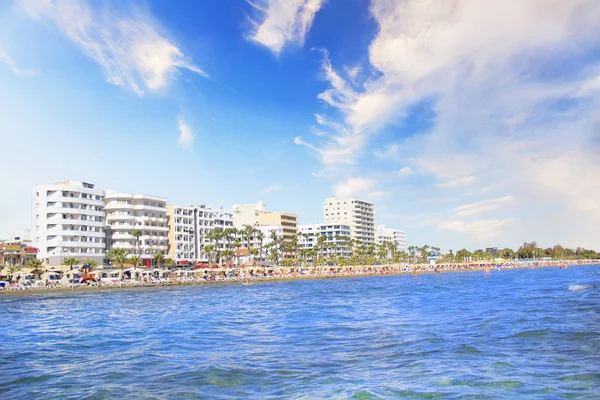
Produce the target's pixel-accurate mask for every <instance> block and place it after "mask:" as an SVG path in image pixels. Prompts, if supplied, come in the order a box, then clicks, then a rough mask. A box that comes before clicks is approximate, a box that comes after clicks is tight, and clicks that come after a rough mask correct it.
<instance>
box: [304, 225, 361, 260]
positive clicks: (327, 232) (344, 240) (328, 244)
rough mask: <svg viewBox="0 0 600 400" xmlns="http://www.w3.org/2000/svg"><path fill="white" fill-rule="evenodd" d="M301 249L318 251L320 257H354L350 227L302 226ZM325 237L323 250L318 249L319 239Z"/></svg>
mask: <svg viewBox="0 0 600 400" xmlns="http://www.w3.org/2000/svg"><path fill="white" fill-rule="evenodd" d="M299 229H300V233H301V234H302V235H301V237H300V247H301V248H302V249H305V250H313V249H316V250H318V252H319V253H320V255H322V256H324V257H326V258H328V257H332V256H335V257H345V258H348V257H350V256H351V255H352V250H351V248H350V238H351V236H352V233H351V229H350V226H349V225H342V224H310V225H300V226H299ZM320 236H323V237H324V241H323V248H322V249H319V248H318V247H319V246H318V238H319V237H320ZM309 260H310V259H309Z"/></svg>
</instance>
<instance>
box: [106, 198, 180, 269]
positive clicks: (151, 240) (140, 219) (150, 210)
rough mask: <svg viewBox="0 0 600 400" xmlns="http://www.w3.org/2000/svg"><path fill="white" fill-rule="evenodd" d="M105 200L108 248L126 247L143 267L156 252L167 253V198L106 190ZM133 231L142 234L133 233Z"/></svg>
mask: <svg viewBox="0 0 600 400" xmlns="http://www.w3.org/2000/svg"><path fill="white" fill-rule="evenodd" d="M105 203H106V204H105V206H104V210H105V211H106V223H107V250H108V251H110V250H111V249H114V248H122V249H126V250H127V251H128V252H129V254H131V255H139V257H140V258H141V259H142V260H143V264H144V265H146V266H149V265H150V264H151V259H152V257H154V255H155V254H156V253H160V254H163V255H165V256H166V255H167V250H168V247H167V243H168V233H169V227H168V226H167V199H166V198H164V197H158V196H149V195H145V194H134V193H123V192H117V191H112V190H107V191H106V195H105ZM136 230H139V231H141V236H139V237H135V236H134V232H135V231H136Z"/></svg>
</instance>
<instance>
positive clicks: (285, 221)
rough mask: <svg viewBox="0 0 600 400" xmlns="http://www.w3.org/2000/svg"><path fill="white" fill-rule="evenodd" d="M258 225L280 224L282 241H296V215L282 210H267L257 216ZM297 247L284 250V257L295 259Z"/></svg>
mask: <svg viewBox="0 0 600 400" xmlns="http://www.w3.org/2000/svg"><path fill="white" fill-rule="evenodd" d="M258 226H280V227H281V228H282V230H283V241H284V242H287V243H298V242H297V239H298V216H297V215H296V214H290V213H284V212H267V213H264V214H261V215H260V216H259V217H258ZM297 257H298V251H297V249H294V250H290V251H286V252H285V253H284V258H286V259H296V258H297Z"/></svg>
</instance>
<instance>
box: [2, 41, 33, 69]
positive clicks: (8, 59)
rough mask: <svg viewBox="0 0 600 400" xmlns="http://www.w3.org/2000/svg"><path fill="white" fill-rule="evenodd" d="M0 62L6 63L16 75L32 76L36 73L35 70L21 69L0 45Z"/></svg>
mask: <svg viewBox="0 0 600 400" xmlns="http://www.w3.org/2000/svg"><path fill="white" fill-rule="evenodd" d="M0 62H3V63H4V64H6V66H7V67H8V68H9V69H10V70H11V71H12V72H13V73H14V74H16V75H20V76H32V75H37V73H38V72H37V71H33V70H29V69H23V68H21V67H19V65H18V64H17V63H16V62H15V60H13V59H12V57H10V56H9V55H8V53H7V52H6V51H5V50H4V49H3V48H2V47H1V46H0Z"/></svg>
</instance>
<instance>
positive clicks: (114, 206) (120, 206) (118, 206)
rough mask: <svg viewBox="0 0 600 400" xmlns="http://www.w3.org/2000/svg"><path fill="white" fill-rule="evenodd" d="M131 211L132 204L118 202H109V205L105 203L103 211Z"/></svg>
mask: <svg viewBox="0 0 600 400" xmlns="http://www.w3.org/2000/svg"><path fill="white" fill-rule="evenodd" d="M132 209H133V204H131V203H125V202H120V201H111V202H109V203H106V205H105V206H104V210H106V211H109V210H132Z"/></svg>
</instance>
